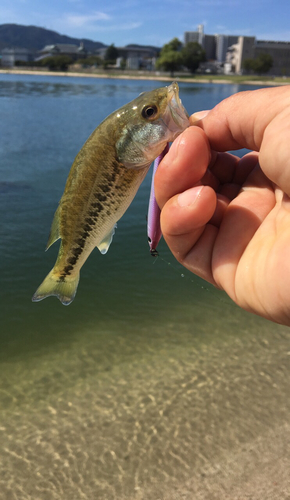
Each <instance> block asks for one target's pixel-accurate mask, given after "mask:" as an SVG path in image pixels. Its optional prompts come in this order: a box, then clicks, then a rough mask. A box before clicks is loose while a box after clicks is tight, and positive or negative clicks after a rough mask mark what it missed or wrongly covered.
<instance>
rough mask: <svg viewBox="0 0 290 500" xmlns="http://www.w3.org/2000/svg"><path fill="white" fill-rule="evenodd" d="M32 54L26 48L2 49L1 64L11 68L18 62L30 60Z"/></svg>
mask: <svg viewBox="0 0 290 500" xmlns="http://www.w3.org/2000/svg"><path fill="white" fill-rule="evenodd" d="M32 59H33V55H32V53H31V52H30V51H29V50H27V49H15V48H14V49H8V48H7V49H3V50H2V58H1V64H2V66H5V67H7V68H13V66H15V64H16V63H18V62H21V61H22V62H25V63H26V62H29V61H32Z"/></svg>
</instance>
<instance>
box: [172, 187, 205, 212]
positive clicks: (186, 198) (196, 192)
mask: <svg viewBox="0 0 290 500" xmlns="http://www.w3.org/2000/svg"><path fill="white" fill-rule="evenodd" d="M203 188H204V186H196V187H194V188H190V189H188V190H187V191H184V192H183V193H181V194H180V195H178V198H177V202H178V205H179V206H180V207H189V206H190V205H193V203H194V202H195V201H196V200H197V198H198V197H199V196H200V193H201V191H202V190H203Z"/></svg>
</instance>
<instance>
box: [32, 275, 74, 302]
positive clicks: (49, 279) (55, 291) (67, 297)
mask: <svg viewBox="0 0 290 500" xmlns="http://www.w3.org/2000/svg"><path fill="white" fill-rule="evenodd" d="M79 279H80V273H77V274H76V275H74V276H65V277H64V278H62V277H61V278H60V276H59V275H58V274H57V273H56V272H55V271H54V269H52V270H51V271H50V273H49V274H48V275H47V276H46V278H45V279H44V280H43V282H42V283H41V285H40V286H39V287H38V289H37V290H36V292H35V294H34V295H33V297H32V301H33V302H39V301H40V300H43V299H45V298H46V297H49V296H50V295H54V296H56V297H57V298H58V299H59V300H60V301H61V303H62V304H63V305H65V306H68V305H69V304H70V303H71V302H72V301H73V299H74V298H75V294H76V291H77V287H78V284H79Z"/></svg>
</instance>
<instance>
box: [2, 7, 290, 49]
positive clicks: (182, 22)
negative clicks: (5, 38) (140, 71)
mask: <svg viewBox="0 0 290 500" xmlns="http://www.w3.org/2000/svg"><path fill="white" fill-rule="evenodd" d="M5 23H16V24H24V25H34V26H40V27H42V28H47V29H51V30H54V31H57V32H58V33H61V34H63V35H69V36H72V37H77V38H89V39H91V40H94V41H99V42H103V43H104V44H107V45H110V44H111V43H114V44H115V45H116V46H117V47H121V46H124V45H127V44H129V43H138V44H142V45H155V46H158V47H162V45H164V44H165V43H167V42H169V41H170V40H172V38H174V37H177V38H179V39H180V40H181V41H183V40H184V32H185V31H196V29H197V25H198V24H203V25H204V32H205V33H206V34H209V35H213V34H226V35H244V36H256V38H257V39H258V40H279V41H290V0H143V1H141V0H103V1H102V2H100V1H99V0H49V1H48V0H13V1H11V0H1V3H0V24H5Z"/></svg>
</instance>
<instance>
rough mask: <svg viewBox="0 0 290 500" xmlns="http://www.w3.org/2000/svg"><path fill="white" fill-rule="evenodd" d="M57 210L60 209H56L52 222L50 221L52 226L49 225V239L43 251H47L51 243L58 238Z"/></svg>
mask: <svg viewBox="0 0 290 500" xmlns="http://www.w3.org/2000/svg"><path fill="white" fill-rule="evenodd" d="M59 209H60V207H58V209H57V210H56V212H55V214H54V218H53V221H52V224H51V228H50V234H49V238H48V242H47V245H46V249H45V250H48V249H49V247H51V245H53V243H54V242H55V241H57V240H58V239H59V238H60V232H59Z"/></svg>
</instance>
